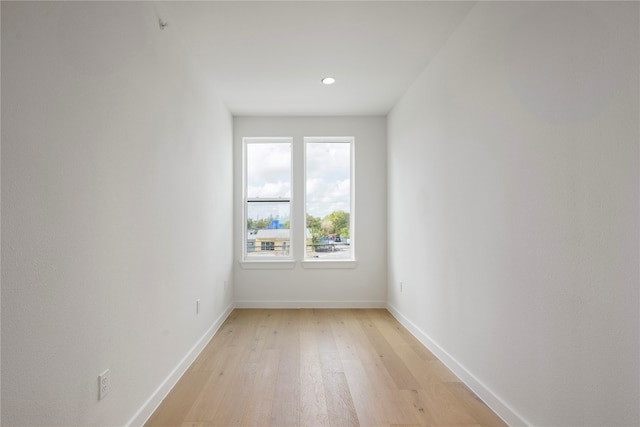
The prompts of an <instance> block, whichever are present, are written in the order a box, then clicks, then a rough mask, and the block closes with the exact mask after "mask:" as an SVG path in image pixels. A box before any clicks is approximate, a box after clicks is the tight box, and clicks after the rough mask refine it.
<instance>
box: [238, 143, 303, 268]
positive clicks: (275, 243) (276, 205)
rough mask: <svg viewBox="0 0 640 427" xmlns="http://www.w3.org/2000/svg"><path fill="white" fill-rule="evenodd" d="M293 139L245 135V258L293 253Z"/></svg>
mask: <svg viewBox="0 0 640 427" xmlns="http://www.w3.org/2000/svg"><path fill="white" fill-rule="evenodd" d="M291 148H292V144H291V139H283V138H278V139H274V138H244V161H245V168H244V169H245V170H244V172H245V181H244V212H245V215H244V217H245V220H246V229H245V236H246V241H245V245H244V257H245V259H258V260H259V259H268V258H274V257H290V255H291V249H290V248H291V241H292V239H291V237H292V236H291V234H290V233H291Z"/></svg>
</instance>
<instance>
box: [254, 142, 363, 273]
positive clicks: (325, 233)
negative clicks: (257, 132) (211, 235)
mask: <svg viewBox="0 0 640 427" xmlns="http://www.w3.org/2000/svg"><path fill="white" fill-rule="evenodd" d="M353 147H354V144H353V138H351V137H341V138H337V137H323V138H320V137H305V138H303V139H301V140H297V141H294V139H293V138H243V177H244V178H243V179H244V181H243V212H244V220H243V223H244V225H243V235H244V244H243V250H242V253H243V260H244V261H247V264H246V268H262V267H263V266H264V268H287V267H285V266H289V268H293V267H294V266H295V261H296V260H297V261H304V262H303V263H302V265H303V266H305V268H334V267H335V268H353V267H354V266H355V262H351V263H348V262H345V261H355V256H354V253H355V252H354V239H353V235H354V233H353V221H354V218H353V217H354V216H353V150H354V148H353ZM294 195H298V197H296V198H295V200H304V203H300V204H296V202H295V201H294V197H293V196H294ZM254 261H260V262H259V263H254ZM275 261H287V262H283V263H278V262H275ZM330 261H336V262H330ZM252 265H253V267H252ZM268 265H269V266H268ZM276 265H277V266H278V267H276Z"/></svg>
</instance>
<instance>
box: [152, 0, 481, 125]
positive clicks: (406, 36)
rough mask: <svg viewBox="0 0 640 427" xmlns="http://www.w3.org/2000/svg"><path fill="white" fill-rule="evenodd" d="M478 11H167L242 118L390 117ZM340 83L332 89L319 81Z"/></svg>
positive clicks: (165, 6) (203, 6)
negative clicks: (327, 79) (453, 35)
mask: <svg viewBox="0 0 640 427" xmlns="http://www.w3.org/2000/svg"><path fill="white" fill-rule="evenodd" d="M472 6H473V3H472V2H456V1H442V2H439V1H409V2H403V1H388V2H387V1H356V2H349V1H304V2H288V1H285V2H276V1H256V2H245V1H223V2H220V1H212V2H168V3H161V4H160V8H159V10H160V12H159V13H160V14H166V16H161V18H162V19H163V20H164V21H167V22H168V24H169V26H168V27H167V28H166V30H165V31H175V32H176V34H178V36H179V37H180V38H182V39H183V42H184V43H185V45H186V46H188V48H189V49H190V50H191V53H192V54H193V55H195V56H196V58H198V60H199V61H201V63H202V65H203V66H204V69H205V70H206V72H208V73H210V74H211V77H212V79H213V82H214V84H215V86H216V88H217V91H218V93H219V94H220V96H221V97H222V98H223V100H224V101H225V102H226V104H227V106H228V107H229V109H230V110H231V113H232V114H234V115H384V114H386V113H387V112H388V111H389V110H390V109H391V108H392V107H393V105H394V104H395V103H396V102H397V101H398V99H399V98H400V97H401V96H402V94H403V93H404V92H405V91H406V90H407V88H408V87H409V86H410V85H411V83H412V82H413V81H414V80H415V79H416V78H417V77H418V75H419V74H420V73H421V72H422V71H423V70H424V69H425V67H426V66H427V64H428V63H429V60H430V59H431V58H432V57H433V56H434V54H435V53H436V52H437V51H438V50H439V49H440V47H441V46H442V45H443V44H444V43H445V42H446V40H447V39H448V37H449V35H450V34H451V32H452V31H453V30H454V29H455V28H456V27H457V26H458V25H459V24H460V22H461V21H462V20H463V19H464V17H465V16H466V14H467V13H468V12H469V10H470V9H471V7H472ZM326 76H332V77H335V78H336V80H337V81H336V83H335V84H333V85H331V86H325V85H322V84H321V83H320V79H321V78H323V77H326Z"/></svg>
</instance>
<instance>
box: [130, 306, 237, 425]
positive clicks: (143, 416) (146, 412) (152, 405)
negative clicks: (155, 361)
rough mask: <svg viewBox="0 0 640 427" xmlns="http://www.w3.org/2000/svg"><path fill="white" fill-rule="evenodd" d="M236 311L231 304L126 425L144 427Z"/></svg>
mask: <svg viewBox="0 0 640 427" xmlns="http://www.w3.org/2000/svg"><path fill="white" fill-rule="evenodd" d="M233 309H234V305H233V304H230V305H229V306H228V307H227V308H226V309H225V311H224V312H223V313H222V314H221V315H220V316H219V317H218V318H217V319H216V321H215V322H214V323H213V325H211V327H210V328H209V329H208V330H207V332H205V333H204V335H203V336H202V337H200V339H199V340H198V342H196V343H195V344H194V346H193V347H191V349H190V350H189V351H188V352H187V354H186V355H185V356H184V357H183V358H182V360H181V361H180V363H178V366H176V367H175V368H174V369H173V371H171V373H170V374H169V375H168V376H167V378H165V380H164V381H163V382H162V384H160V386H159V387H158V388H157V389H156V391H154V392H153V394H152V395H151V397H149V399H147V401H146V402H145V403H144V405H142V407H141V408H140V409H139V410H138V412H136V413H135V415H134V416H133V417H131V419H130V420H129V422H128V423H127V424H126V426H127V427H136V426H142V425H144V423H145V422H147V420H148V419H149V417H151V415H152V414H153V412H154V411H155V410H156V409H157V408H158V406H160V403H162V401H163V400H164V398H165V397H166V396H167V395H168V394H169V392H170V391H171V389H172V388H173V387H174V386H175V385H176V384H177V382H178V380H180V378H181V377H182V375H184V373H185V372H186V371H187V369H188V368H189V366H191V364H192V363H193V362H194V361H195V360H196V357H198V355H199V354H200V352H202V350H204V348H205V346H206V345H207V344H208V343H209V341H211V338H213V336H214V335H215V333H216V332H218V329H220V326H222V324H223V323H224V321H225V320H226V319H227V317H229V315H230V314H231V312H232V311H233Z"/></svg>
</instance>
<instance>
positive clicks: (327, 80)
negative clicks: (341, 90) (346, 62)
mask: <svg viewBox="0 0 640 427" xmlns="http://www.w3.org/2000/svg"><path fill="white" fill-rule="evenodd" d="M321 81H322V83H323V84H325V85H332V84H334V83H335V82H336V79H334V78H333V77H325V78H324V79H322V80H321Z"/></svg>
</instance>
